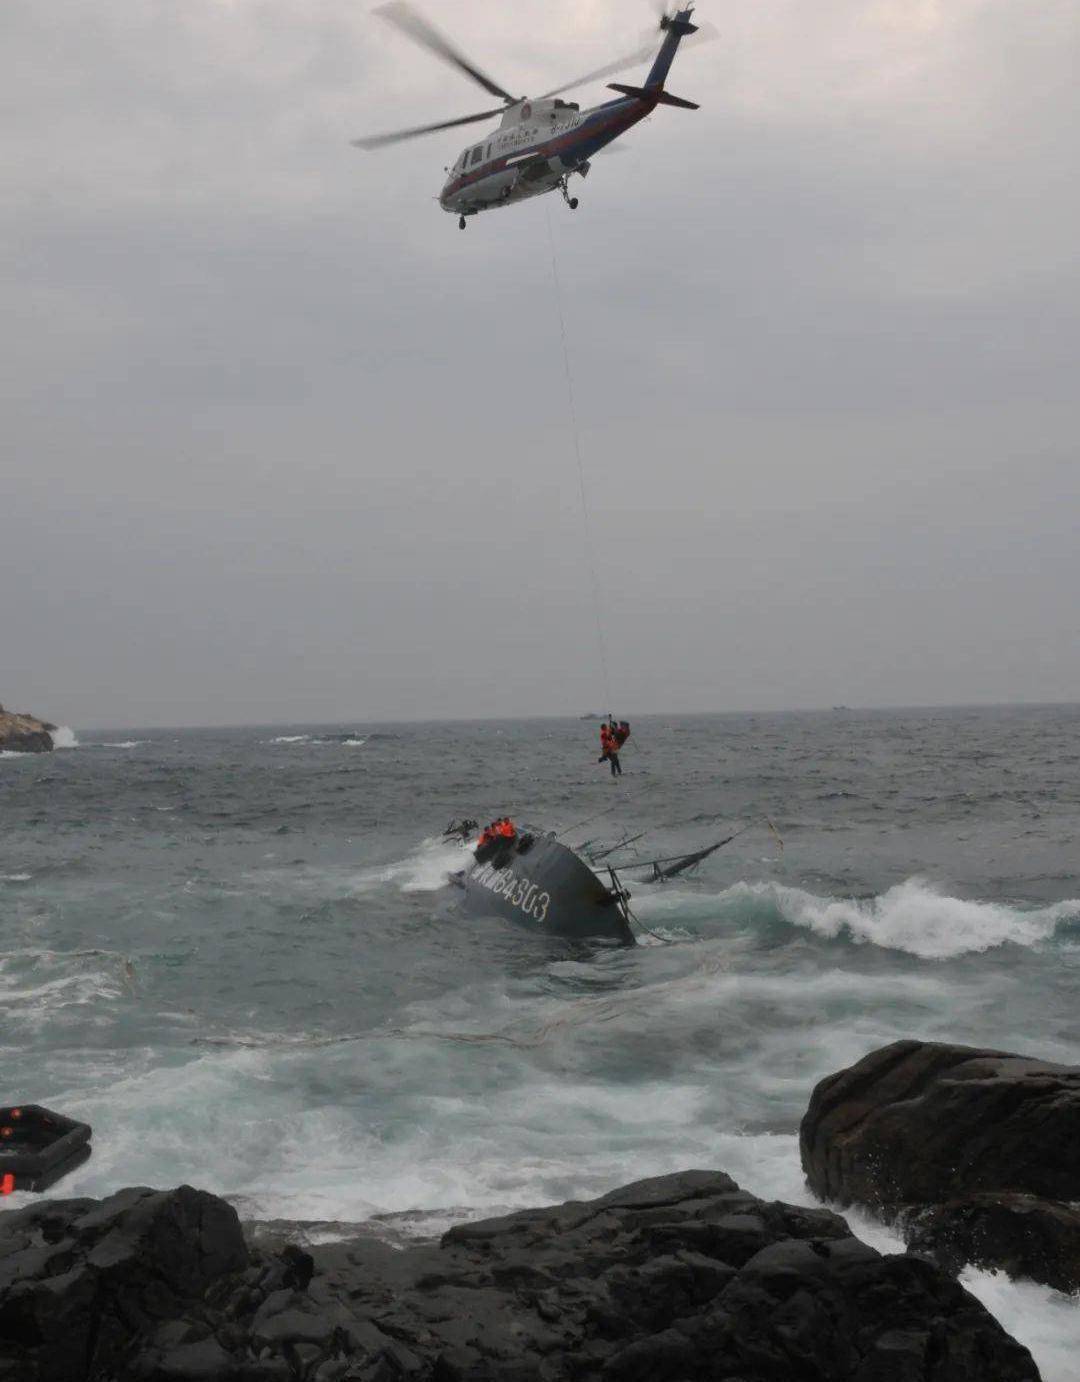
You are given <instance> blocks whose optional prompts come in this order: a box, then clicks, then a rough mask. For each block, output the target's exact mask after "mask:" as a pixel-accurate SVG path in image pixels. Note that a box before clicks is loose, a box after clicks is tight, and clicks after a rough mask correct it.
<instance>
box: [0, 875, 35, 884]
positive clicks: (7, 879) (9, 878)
mask: <svg viewBox="0 0 1080 1382" xmlns="http://www.w3.org/2000/svg"><path fill="white" fill-rule="evenodd" d="M33 876H34V875H33V874H32V873H0V883H29V882H30V880H31V878H33Z"/></svg>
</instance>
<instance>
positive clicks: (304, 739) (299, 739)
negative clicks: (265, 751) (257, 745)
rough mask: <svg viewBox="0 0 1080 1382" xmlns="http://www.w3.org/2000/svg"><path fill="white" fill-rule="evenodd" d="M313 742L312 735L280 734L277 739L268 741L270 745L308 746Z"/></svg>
mask: <svg viewBox="0 0 1080 1382" xmlns="http://www.w3.org/2000/svg"><path fill="white" fill-rule="evenodd" d="M310 740H311V735H310V734H279V735H278V737H277V738H276V739H267V741H266V742H267V743H268V744H307V743H309V742H310Z"/></svg>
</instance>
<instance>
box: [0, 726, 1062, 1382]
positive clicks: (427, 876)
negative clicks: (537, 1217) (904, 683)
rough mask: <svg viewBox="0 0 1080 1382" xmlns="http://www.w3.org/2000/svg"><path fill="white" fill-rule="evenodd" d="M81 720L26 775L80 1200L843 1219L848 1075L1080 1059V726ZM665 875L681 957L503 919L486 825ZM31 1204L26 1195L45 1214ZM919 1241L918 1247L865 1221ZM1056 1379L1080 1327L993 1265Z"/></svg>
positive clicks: (35, 1016)
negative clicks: (838, 1117) (811, 1203)
mask: <svg viewBox="0 0 1080 1382" xmlns="http://www.w3.org/2000/svg"><path fill="white" fill-rule="evenodd" d="M596 728H597V727H596V725H595V724H592V723H587V722H577V721H550V720H549V721H540V722H533V723H521V724H492V725H463V724H454V725H421V726H417V725H412V726H387V725H379V726H365V725H364V724H361V723H357V724H352V725H344V726H340V727H338V728H336V729H326V728H317V727H316V728H312V727H304V726H296V727H291V728H289V727H284V728H276V729H244V730H229V731H213V732H207V731H163V730H147V731H139V730H130V731H122V732H116V731H114V732H111V733H108V734H89V733H86V732H81V733H80V734H79V744H78V747H75V748H72V749H69V750H66V751H64V752H60V753H57V754H54V755H52V756H51V757H48V758H40V757H14V756H10V757H5V758H3V759H2V760H0V1004H2V1029H0V1059H2V1061H3V1067H2V1075H0V1102H10V1101H14V1100H22V1101H26V1102H29V1101H32V1100H33V1101H38V1102H41V1103H47V1104H51V1105H53V1106H55V1107H57V1108H60V1109H62V1110H64V1111H65V1112H68V1113H71V1114H73V1115H76V1116H79V1117H82V1118H86V1119H87V1120H88V1121H90V1122H91V1123H92V1124H93V1125H94V1134H95V1136H94V1147H95V1150H94V1156H93V1158H92V1160H91V1161H90V1162H89V1163H87V1165H86V1166H85V1167H83V1168H82V1169H81V1170H80V1171H78V1172H77V1173H75V1174H74V1175H72V1176H71V1177H70V1178H68V1179H67V1180H66V1181H64V1182H62V1183H61V1184H60V1185H59V1186H58V1187H56V1188H55V1190H54V1191H53V1192H52V1193H53V1194H55V1195H68V1194H95V1195H98V1194H103V1193H106V1192H108V1191H110V1190H113V1189H115V1188H117V1187H118V1186H121V1185H126V1184H139V1183H142V1184H153V1185H172V1184H176V1183H178V1182H180V1181H190V1182H193V1183H195V1184H197V1185H201V1186H205V1187H206V1188H208V1189H211V1190H215V1191H218V1192H221V1193H224V1194H227V1195H229V1196H230V1197H232V1198H233V1199H234V1201H235V1202H236V1203H237V1204H238V1206H239V1207H240V1208H241V1211H242V1212H243V1213H245V1214H249V1215H258V1216H265V1217H280V1218H317V1219H326V1220H362V1219H368V1218H370V1217H372V1216H375V1215H393V1216H401V1217H395V1218H394V1220H393V1222H394V1223H395V1225H397V1227H398V1228H399V1229H400V1228H401V1226H402V1225H404V1227H405V1228H406V1229H408V1227H409V1226H410V1224H413V1225H415V1227H416V1229H417V1230H418V1231H425V1232H429V1231H432V1230H433V1229H437V1228H439V1227H441V1226H443V1225H444V1224H446V1223H447V1222H450V1221H453V1220H455V1219H458V1218H461V1217H463V1216H466V1215H472V1216H475V1215H478V1214H488V1213H492V1212H496V1211H499V1210H502V1209H504V1208H507V1207H516V1206H522V1205H530V1204H538V1203H543V1202H551V1201H555V1200H561V1199H565V1198H569V1197H571V1196H578V1197H580V1196H588V1195H594V1194H598V1193H601V1192H603V1191H605V1190H607V1189H610V1188H612V1187H613V1186H615V1185H617V1184H620V1183H622V1182H624V1181H627V1180H630V1179H633V1178H637V1177H640V1176H646V1175H652V1174H658V1173H661V1172H665V1171H671V1170H678V1169H684V1168H686V1167H690V1166H699V1167H719V1168H722V1169H724V1170H727V1171H729V1172H730V1173H731V1174H732V1175H734V1176H735V1177H736V1179H737V1180H739V1181H741V1182H742V1183H743V1184H744V1185H746V1186H747V1188H748V1189H750V1190H752V1191H754V1192H755V1193H757V1194H760V1195H764V1196H767V1197H772V1196H779V1197H783V1198H786V1199H789V1200H797V1201H806V1200H807V1199H808V1195H807V1192H806V1189H805V1187H804V1186H803V1184H802V1177H801V1172H800V1169H799V1163H798V1151H797V1143H796V1130H797V1126H798V1122H799V1119H800V1117H801V1115H802V1113H803V1111H804V1110H805V1107H806V1102H807V1099H808V1097H809V1093H810V1090H811V1088H812V1086H813V1084H814V1083H815V1081H816V1080H818V1079H819V1078H820V1077H821V1076H822V1075H824V1074H826V1073H828V1072H829V1071H832V1070H835V1069H837V1068H838V1067H840V1066H842V1065H845V1064H848V1063H849V1062H851V1061H853V1060H855V1059H857V1058H858V1057H859V1056H861V1055H862V1054H864V1053H865V1052H866V1051H867V1050H869V1049H870V1048H872V1047H875V1046H878V1045H881V1044H883V1043H885V1042H888V1041H891V1040H893V1039H895V1038H897V1037H900V1036H915V1037H923V1038H937V1039H943V1040H955V1041H961V1042H971V1043H979V1044H990V1045H995V1046H1001V1047H1004V1048H1006V1049H1015V1050H1020V1051H1026V1052H1030V1053H1033V1054H1036V1055H1040V1056H1045V1057H1048V1058H1051V1059H1059V1060H1065V1061H1076V1060H1078V1059H1080V1003H1078V1001H1077V998H1078V991H1080V986H1078V980H1080V708H1075V707H1074V708H1026V709H1002V710H970V711H968V710H950V711H908V712H888V713H887V712H873V713H869V712H868V713H854V712H833V713H825V714H793V715H757V716H750V715H746V716H727V717H708V718H700V719H691V718H679V719H667V718H664V717H652V718H649V719H645V720H642V721H640V722H638V723H637V724H636V725H635V731H636V732H635V737H634V739H633V740H632V741H631V746H630V747H628V749H627V750H626V752H625V754H624V765H625V768H626V775H625V776H624V778H623V779H622V781H621V782H620V783H618V784H613V783H612V781H611V780H610V778H608V777H607V776H605V773H604V770H602V769H601V768H599V767H597V765H596V762H595V758H596V755H595V752H594V751H593V750H594V744H593V740H594V738H595V735H596ZM504 812H508V813H510V814H513V815H515V816H516V817H517V818H519V819H523V820H527V821H530V822H532V823H533V824H536V825H538V826H542V827H545V828H558V829H561V828H563V827H565V826H568V825H571V824H573V823H574V822H577V821H584V820H585V818H586V817H590V816H595V813H597V812H605V813H606V814H604V815H600V816H595V818H594V819H592V820H590V821H587V822H586V823H585V824H583V825H582V826H581V828H580V829H578V830H577V831H573V832H571V833H570V835H569V837H568V838H569V839H570V840H571V842H578V841H581V840H583V839H586V838H596V837H598V836H600V837H609V838H614V837H617V836H618V835H619V834H621V833H622V832H624V831H626V832H636V831H638V830H647V831H648V832H649V841H648V843H649V845H650V846H652V851H651V852H656V853H661V854H663V853H668V852H670V851H671V850H672V849H673V848H679V847H682V846H686V847H688V848H689V847H692V846H693V845H695V844H697V843H701V844H705V843H707V842H709V841H710V839H714V838H717V837H718V836H719V835H721V834H724V833H728V831H727V830H726V827H727V826H728V825H730V824H732V823H736V822H750V821H754V820H759V819H760V818H761V817H763V816H766V815H767V816H769V817H771V818H772V820H773V821H774V822H775V825H776V827H777V829H778V831H779V833H780V834H781V836H782V838H783V840H784V845H785V848H784V850H783V852H782V854H781V853H780V851H779V850H778V849H777V846H776V843H775V841H774V839H773V837H772V835H771V834H770V832H769V830H768V829H767V827H765V826H764V825H759V826H756V827H755V828H754V829H752V830H751V831H749V832H748V833H747V834H746V835H744V836H743V837H742V838H741V839H739V840H738V841H736V842H735V843H734V844H732V845H730V846H729V847H728V848H727V849H726V850H724V851H722V852H721V853H720V854H718V855H716V856H714V857H713V858H711V859H710V860H709V861H708V862H707V863H706V864H705V866H704V867H703V868H702V870H701V872H700V875H699V876H697V877H693V878H683V879H680V880H679V881H678V882H677V883H676V884H669V885H667V886H666V887H664V888H663V889H659V890H658V889H650V888H647V887H639V888H637V889H636V890H635V907H636V910H637V912H638V915H639V916H640V918H641V920H642V922H643V923H644V924H645V925H646V926H647V927H648V928H649V929H650V930H651V931H652V932H654V933H655V936H654V937H650V936H645V937H644V939H645V941H646V944H643V945H642V946H641V947H639V948H638V949H636V950H633V951H623V950H611V949H603V948H597V949H582V948H580V947H579V948H573V947H571V946H568V945H567V944H565V943H560V942H555V941H551V940H547V939H544V938H543V937H540V936H537V935H534V934H530V933H528V932H526V931H524V930H517V929H515V928H514V927H513V926H511V925H510V924H509V923H506V922H504V921H500V920H492V921H490V922H476V921H463V920H461V919H460V918H458V917H457V916H455V914H454V912H453V909H452V906H451V905H450V904H449V903H448V901H447V899H446V896H445V895H444V893H443V892H442V891H441V889H440V884H441V883H442V880H443V878H444V876H445V873H446V871H447V869H448V868H449V867H451V866H452V865H453V864H454V863H455V860H456V855H455V851H454V850H453V848H449V847H447V846H445V845H444V844H442V843H441V841H440V840H439V838H438V837H439V834H440V832H441V830H442V827H443V826H444V824H445V823H446V821H447V820H448V819H449V817H450V816H452V815H455V814H461V813H468V814H470V815H474V816H481V817H485V818H486V817H488V816H490V815H493V814H502V813H504ZM24 1198H25V1197H24V1196H22V1195H14V1196H10V1197H8V1199H7V1201H6V1204H5V1207H13V1206H14V1205H16V1204H18V1203H19V1202H22V1201H24ZM857 1222H858V1227H859V1229H860V1231H862V1232H863V1233H864V1235H865V1236H867V1237H870V1238H871V1239H872V1241H874V1242H876V1243H878V1244H879V1245H882V1246H888V1247H890V1248H895V1246H896V1245H895V1242H894V1241H893V1240H891V1239H889V1237H888V1235H887V1234H885V1233H883V1231H882V1230H880V1229H877V1228H875V1227H873V1226H872V1225H868V1224H866V1223H865V1222H864V1221H857ZM968 1282H969V1284H970V1285H971V1286H972V1289H974V1290H976V1291H977V1293H978V1294H979V1295H980V1296H981V1298H983V1299H984V1300H985V1301H986V1302H987V1304H988V1305H990V1307H991V1308H992V1309H993V1310H994V1311H995V1313H996V1314H997V1315H998V1317H999V1318H1000V1319H1001V1320H1002V1321H1003V1323H1005V1325H1006V1326H1007V1327H1008V1328H1009V1329H1010V1330H1012V1332H1014V1333H1015V1334H1017V1336H1018V1337H1020V1338H1022V1339H1023V1340H1024V1341H1025V1342H1026V1343H1028V1345H1029V1347H1031V1348H1032V1349H1033V1351H1034V1352H1035V1353H1036V1356H1037V1358H1038V1359H1039V1361H1040V1363H1041V1365H1042V1368H1043V1371H1044V1376H1045V1377H1046V1378H1047V1379H1049V1382H1066V1379H1071V1378H1073V1377H1075V1370H1074V1362H1075V1356H1076V1350H1077V1349H1078V1348H1080V1307H1078V1306H1077V1303H1076V1302H1075V1301H1070V1300H1067V1299H1065V1298H1064V1297H1061V1296H1057V1295H1055V1293H1053V1292H1051V1291H1048V1290H1045V1289H1043V1288H1041V1287H1035V1286H1032V1285H1029V1284H1020V1285H1013V1284H1010V1283H1008V1282H1007V1281H1004V1280H1002V1279H998V1278H994V1277H991V1276H989V1275H987V1274H981V1273H971V1274H970V1275H969V1278H968Z"/></svg>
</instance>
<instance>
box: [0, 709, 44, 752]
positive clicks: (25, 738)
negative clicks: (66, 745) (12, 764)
mask: <svg viewBox="0 0 1080 1382" xmlns="http://www.w3.org/2000/svg"><path fill="white" fill-rule="evenodd" d="M55 732H56V726H55V725H51V724H49V722H48V720H38V719H35V718H34V716H33V715H20V714H16V713H15V712H14V711H11V710H5V709H4V707H3V706H2V705H0V753H51V752H52V749H53V738H52V736H53V734H54V733H55Z"/></svg>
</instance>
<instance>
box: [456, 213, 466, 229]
mask: <svg viewBox="0 0 1080 1382" xmlns="http://www.w3.org/2000/svg"><path fill="white" fill-rule="evenodd" d="M467 224H468V222H467V221H466V220H465V217H464V216H462V217H461V218H460V220H459V221H458V223H457V228H458V230H464V229H465V227H466V225H467Z"/></svg>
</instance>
